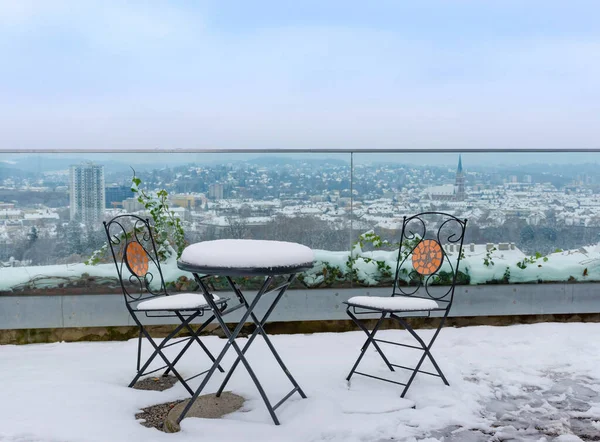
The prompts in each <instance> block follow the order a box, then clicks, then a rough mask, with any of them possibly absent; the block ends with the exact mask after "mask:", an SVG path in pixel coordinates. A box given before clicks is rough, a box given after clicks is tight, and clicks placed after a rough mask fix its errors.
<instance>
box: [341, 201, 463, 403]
mask: <svg viewBox="0 0 600 442" xmlns="http://www.w3.org/2000/svg"><path fill="white" fill-rule="evenodd" d="M426 221H431V224H435V225H437V226H438V227H437V228H436V229H434V231H433V232H431V230H428V228H427V222H426ZM466 225H467V220H466V219H465V220H461V219H458V218H457V217H455V216H453V215H449V214H446V213H442V212H423V213H419V214H417V215H414V216H411V217H404V221H403V223H402V232H401V235H400V247H399V250H398V259H397V263H396V275H395V278H394V288H393V291H392V295H391V296H392V298H394V297H395V298H396V299H397V302H392V303H385V302H384V303H380V305H379V306H377V305H376V304H377V302H373V301H371V300H369V299H368V298H365V297H360V298H362V299H356V298H350V299H349V300H348V301H347V302H346V304H347V308H346V312H347V314H348V316H350V318H351V319H352V321H354V323H355V324H356V325H357V326H358V327H359V328H360V329H361V330H362V331H363V332H365V334H366V335H367V339H366V341H365V343H364V344H363V345H362V347H361V350H360V354H359V356H358V359H357V360H356V362H355V363H354V365H353V366H352V369H351V370H350V373H349V374H348V376H347V377H346V380H347V381H350V379H351V378H352V376H353V375H355V374H357V375H361V376H366V377H369V378H373V379H378V380H381V381H385V382H390V383H393V384H397V385H401V386H403V387H404V389H403V390H402V393H401V397H404V396H405V395H406V393H407V392H408V390H409V388H410V386H411V384H412V383H413V381H414V379H415V376H416V375H417V373H423V374H427V375H430V376H436V377H439V378H441V379H442V381H443V382H444V384H445V385H450V384H449V383H448V380H447V379H446V377H445V376H444V373H443V372H442V370H441V369H440V367H439V365H438V363H437V362H436V360H435V359H434V357H433V355H432V354H431V348H432V347H433V344H434V343H435V341H436V339H437V337H438V335H439V333H440V331H441V329H442V327H443V326H444V323H445V322H446V318H447V317H448V313H449V312H450V308H451V307H452V301H453V299H454V289H455V286H456V280H457V276H458V267H459V264H460V260H461V257H462V253H463V252H462V246H463V241H464V236H465V229H466ZM425 245H426V247H425ZM444 245H445V246H446V249H444ZM448 246H451V247H452V249H454V248H456V250H453V252H450V254H449V252H448V251H447V249H449V248H450V247H448ZM425 248H427V250H421V249H425ZM421 252H423V253H421ZM417 253H419V256H417ZM409 259H410V260H411V261H412V262H410V263H408V260H409ZM405 263H406V264H412V265H410V267H411V268H412V270H411V271H408V270H406V268H407V267H408V265H405ZM444 263H446V265H445V266H444ZM402 276H404V277H402ZM404 278H407V279H408V281H406V279H404ZM448 282H449V285H445V284H444V283H448ZM436 286H437V287H436ZM374 298H379V297H374ZM353 299H356V300H355V301H353ZM415 299H417V300H418V299H422V300H426V301H427V300H433V301H435V304H437V307H432V308H419V309H416V308H407V306H410V304H411V303H413V301H411V300H415ZM404 300H408V303H407V302H403V301H404ZM427 302H430V301H427ZM394 304H395V305H394ZM403 304H404V306H403ZM435 304H434V305H435ZM413 305H414V303H413ZM432 312H439V313H441V315H439V316H437V317H436V319H439V322H438V326H437V328H436V330H435V332H434V334H433V336H432V338H431V339H430V340H429V342H425V340H423V339H422V338H421V336H419V334H418V333H417V332H415V330H414V329H413V328H412V327H411V325H410V323H409V322H408V321H407V319H408V318H409V317H411V316H419V317H432V315H431V314H432ZM373 313H377V314H378V315H379V318H378V319H377V322H376V324H375V326H374V327H373V330H372V331H369V329H368V327H367V325H366V323H365V319H362V318H359V315H365V314H373ZM385 319H392V320H393V321H395V322H396V323H398V324H399V325H400V326H401V327H402V328H404V329H405V330H406V331H408V333H409V334H410V335H411V336H412V337H413V338H414V339H415V340H416V341H417V344H418V345H409V344H404V343H401V342H396V341H390V340H384V339H377V338H376V335H377V332H378V331H379V330H380V328H381V326H382V325H383V322H384V320H385ZM379 344H390V345H395V346H400V347H405V348H410V349H415V350H419V351H421V352H422V353H423V354H422V355H421V357H420V359H419V360H418V362H417V364H416V365H415V366H414V367H408V366H406V365H399V364H393V363H391V362H390V361H389V359H388V357H387V356H386V354H385V353H384V352H383V350H382V349H381V346H380V345H379ZM371 345H373V347H374V348H375V350H376V352H377V353H378V354H379V356H380V357H381V359H383V362H384V363H385V365H386V366H387V368H388V369H389V370H390V371H392V372H393V371H395V370H394V369H395V368H400V369H403V370H408V371H410V372H411V374H410V377H409V379H408V381H407V382H406V383H403V382H398V381H396V380H392V379H387V378H383V377H380V376H375V375H373V374H369V373H365V372H359V371H357V368H358V365H359V364H360V362H361V360H362V359H363V357H364V355H365V354H366V352H367V349H368V348H369V347H370V346H371ZM425 358H428V359H429V361H430V362H431V364H432V365H433V367H434V370H435V372H431V371H425V370H421V366H422V365H423V362H424V361H425Z"/></svg>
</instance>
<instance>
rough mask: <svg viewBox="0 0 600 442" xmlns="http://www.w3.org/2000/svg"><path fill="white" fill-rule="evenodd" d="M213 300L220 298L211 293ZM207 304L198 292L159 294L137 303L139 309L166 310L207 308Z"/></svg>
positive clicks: (217, 300) (216, 300)
mask: <svg viewBox="0 0 600 442" xmlns="http://www.w3.org/2000/svg"><path fill="white" fill-rule="evenodd" d="M213 299H214V301H215V302H219V300H220V298H219V297H218V296H217V295H213ZM207 307H208V304H207V302H206V299H204V296H203V295H199V294H198V293H178V294H176V295H169V296H160V297H158V298H153V299H148V300H146V301H142V302H140V303H139V304H138V305H137V310H141V311H166V310H197V309H200V308H207Z"/></svg>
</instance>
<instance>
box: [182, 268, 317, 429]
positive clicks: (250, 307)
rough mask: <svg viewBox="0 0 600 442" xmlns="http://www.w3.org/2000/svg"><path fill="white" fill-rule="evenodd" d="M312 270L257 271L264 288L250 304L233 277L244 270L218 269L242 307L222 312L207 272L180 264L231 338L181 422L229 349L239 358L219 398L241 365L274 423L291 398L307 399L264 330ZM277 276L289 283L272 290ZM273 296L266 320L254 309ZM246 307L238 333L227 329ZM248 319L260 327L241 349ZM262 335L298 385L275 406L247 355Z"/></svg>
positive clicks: (255, 270)
mask: <svg viewBox="0 0 600 442" xmlns="http://www.w3.org/2000/svg"><path fill="white" fill-rule="evenodd" d="M310 267H312V263H310V264H306V265H303V266H297V267H287V268H284V267H281V268H270V269H264V270H263V271H262V272H261V271H259V270H257V269H253V274H254V275H259V274H260V275H262V276H265V281H264V283H263V284H262V286H261V287H260V289H259V290H258V292H257V294H256V296H255V297H254V299H253V300H252V302H248V299H247V298H246V296H244V294H243V293H242V291H241V290H240V288H239V286H238V285H237V284H236V283H235V282H234V281H233V279H232V276H233V275H238V274H240V269H222V268H221V269H218V270H217V273H218V274H220V275H226V276H225V277H226V279H227V282H228V283H229V286H230V287H231V288H232V290H233V292H234V293H235V295H236V297H237V298H238V300H239V304H237V305H235V306H233V307H231V308H230V309H229V310H226V311H220V310H219V309H218V308H217V305H216V304H215V302H214V301H213V300H212V296H211V295H210V292H209V291H208V287H207V286H206V284H205V283H204V281H203V278H201V277H200V276H199V275H198V274H199V273H203V274H205V272H206V270H204V269H201V268H198V267H195V266H193V265H190V264H185V263H181V264H180V268H185V269H187V270H189V271H192V273H193V275H194V278H195V279H196V281H197V282H198V284H199V285H200V288H201V290H202V293H203V294H204V297H205V298H206V301H207V302H208V303H209V305H210V307H211V309H212V311H213V314H214V315H215V316H216V318H217V322H218V323H219V325H220V326H221V329H222V330H223V332H224V333H225V336H227V343H226V344H225V346H224V348H223V350H221V353H220V354H219V355H218V356H217V358H216V361H215V362H214V364H213V366H212V368H211V369H210V370H209V372H208V374H207V375H206V377H205V378H204V379H203V380H202V383H201V384H200V386H199V387H198V389H197V390H196V392H195V393H194V395H193V396H192V399H191V400H190V401H189V402H188V404H187V405H186V407H185V408H184V409H183V411H182V412H181V414H180V415H179V417H178V419H177V422H178V423H179V422H181V421H182V420H183V419H184V418H185V416H186V414H187V413H188V411H189V410H190V408H191V407H192V405H193V403H194V401H195V400H196V399H197V398H198V396H199V395H200V393H201V392H202V391H203V390H204V387H205V386H206V385H207V383H208V381H209V380H210V377H211V376H212V375H213V373H214V372H215V369H216V368H217V366H218V364H219V363H220V362H221V360H222V359H223V357H224V356H225V354H226V353H227V351H228V350H229V348H230V347H233V349H234V350H235V352H236V353H237V358H236V360H235V362H234V364H233V365H232V367H231V370H229V372H228V373H227V375H226V377H225V379H224V380H223V382H222V383H221V386H220V387H219V389H218V390H217V393H216V396H217V397H219V396H221V393H222V392H223V390H224V389H225V387H226V385H227V383H228V382H229V380H230V379H231V376H232V375H233V372H234V371H235V369H236V368H237V366H238V365H239V363H240V362H241V363H242V364H243V365H244V367H245V368H246V371H248V374H249V375H250V378H251V379H252V381H253V382H254V385H256V388H257V389H258V392H259V394H260V396H261V398H262V400H263V402H264V403H265V405H266V407H267V410H268V411H269V414H270V415H271V418H272V419H273V422H274V423H275V425H279V419H278V418H277V415H276V414H275V410H276V409H277V408H279V407H280V406H281V405H282V404H283V403H284V402H285V401H286V400H287V399H289V398H290V397H291V396H292V395H293V394H294V393H296V392H297V393H298V394H299V395H300V396H301V397H302V398H306V394H305V393H304V391H303V390H302V388H301V387H300V385H299V384H298V383H297V382H296V380H295V379H294V377H293V376H292V374H291V373H290V371H289V370H288V368H287V367H286V365H285V364H284V362H283V360H282V359H281V357H280V356H279V354H278V353H277V350H276V349H275V347H274V346H273V344H272V342H271V340H270V339H269V337H268V335H267V333H266V331H265V329H264V325H265V324H266V322H267V320H268V318H269V316H270V315H271V313H273V310H274V309H275V307H276V306H277V304H278V303H279V301H280V300H281V298H282V297H283V295H284V293H285V292H286V290H287V288H288V287H289V286H290V285H291V283H292V282H293V280H294V278H295V277H296V274H297V273H298V272H300V271H303V270H306V269H308V268H310ZM213 270H214V269H213ZM276 275H285V276H286V280H285V282H284V283H283V284H280V285H278V286H276V287H273V288H271V285H273V282H274V281H275V276H276ZM270 293H276V295H275V298H274V299H273V300H272V301H271V303H270V305H269V307H268V308H267V311H266V313H265V314H264V315H263V317H262V318H260V319H259V318H258V317H257V316H256V315H255V314H254V309H255V308H256V306H257V305H258V303H259V301H260V300H261V299H263V296H265V295H268V294H270ZM242 307H243V308H245V310H246V311H245V312H244V314H243V315H242V317H241V318H240V319H239V321H238V324H237V325H236V327H235V328H234V330H233V331H230V330H229V328H228V327H227V324H226V323H225V321H224V320H223V316H224V315H225V314H227V313H229V312H230V311H232V310H234V309H235V310H237V309H239V308H242ZM248 319H251V321H252V322H253V323H254V325H255V326H256V328H255V329H254V331H253V333H252V334H251V335H250V336H249V337H248V341H247V342H246V344H245V345H244V348H240V346H239V345H238V344H237V343H236V342H235V339H236V338H237V337H238V335H239V333H240V331H241V330H242V327H243V326H244V324H245V323H246V321H248ZM259 334H260V335H261V336H262V337H263V339H264V340H265V342H266V344H267V346H268V347H269V349H270V350H271V353H272V354H273V356H274V357H275V360H276V361H277V363H278V364H279V366H280V367H281V369H282V371H283V372H284V373H285V374H286V376H287V377H288V379H289V381H290V382H291V384H292V385H293V386H294V388H293V389H292V390H291V391H290V392H289V393H287V394H286V395H285V396H284V397H283V398H282V399H281V400H280V401H279V402H277V403H276V404H275V405H271V401H270V400H269V398H268V397H267V394H266V392H265V390H264V388H263V387H262V385H261V383H260V381H259V380H258V377H257V376H256V374H255V373H254V370H252V367H251V366H250V363H249V362H248V360H247V359H246V356H245V355H246V352H247V351H248V349H249V348H250V346H251V345H252V343H253V342H254V340H255V338H256V337H257V336H258V335H259Z"/></svg>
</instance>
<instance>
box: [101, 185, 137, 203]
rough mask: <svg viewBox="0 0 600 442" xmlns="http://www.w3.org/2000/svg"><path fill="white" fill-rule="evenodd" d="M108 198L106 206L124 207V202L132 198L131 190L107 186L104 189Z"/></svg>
mask: <svg viewBox="0 0 600 442" xmlns="http://www.w3.org/2000/svg"><path fill="white" fill-rule="evenodd" d="M104 193H105V196H106V202H105V206H106V208H111V207H113V206H122V205H123V200H126V199H127V198H130V197H131V188H130V187H127V186H116V185H112V186H106V188H105V189H104Z"/></svg>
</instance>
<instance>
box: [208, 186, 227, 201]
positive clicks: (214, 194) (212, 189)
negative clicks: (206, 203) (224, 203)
mask: <svg viewBox="0 0 600 442" xmlns="http://www.w3.org/2000/svg"><path fill="white" fill-rule="evenodd" d="M208 197H209V198H212V199H215V200H222V199H223V184H219V183H215V184H211V185H210V186H208Z"/></svg>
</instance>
